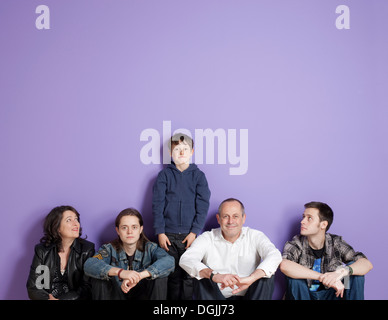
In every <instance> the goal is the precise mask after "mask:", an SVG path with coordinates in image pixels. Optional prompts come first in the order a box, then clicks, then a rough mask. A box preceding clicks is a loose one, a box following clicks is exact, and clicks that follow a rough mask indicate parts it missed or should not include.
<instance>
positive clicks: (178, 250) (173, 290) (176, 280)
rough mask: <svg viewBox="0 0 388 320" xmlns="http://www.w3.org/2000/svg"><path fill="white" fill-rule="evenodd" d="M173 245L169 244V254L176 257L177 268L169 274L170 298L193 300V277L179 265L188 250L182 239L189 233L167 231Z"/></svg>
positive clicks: (168, 291)
mask: <svg viewBox="0 0 388 320" xmlns="http://www.w3.org/2000/svg"><path fill="white" fill-rule="evenodd" d="M166 236H167V237H168V239H169V240H170V243H171V245H170V246H168V249H169V251H168V254H170V255H171V256H172V257H174V259H175V270H174V272H173V273H171V274H170V275H169V276H168V289H167V298H168V300H192V299H193V279H192V278H191V277H190V276H189V275H188V274H187V273H186V271H185V270H183V269H182V268H181V267H180V266H179V259H180V258H181V256H182V254H183V253H184V252H185V251H186V249H185V247H186V242H185V243H182V241H183V240H184V239H185V238H186V236H187V234H176V233H166Z"/></svg>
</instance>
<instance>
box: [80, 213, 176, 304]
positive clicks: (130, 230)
mask: <svg viewBox="0 0 388 320" xmlns="http://www.w3.org/2000/svg"><path fill="white" fill-rule="evenodd" d="M115 226H116V232H117V234H118V238H117V239H116V240H114V241H112V242H110V243H108V244H104V245H103V246H102V247H101V248H100V249H99V250H98V252H97V253H96V255H94V256H93V257H92V258H89V259H88V260H87V261H86V263H85V266H84V270H85V273H86V274H87V275H88V276H90V277H92V299H96V300H104V299H119V300H125V299H130V300H132V299H134V300H136V299H139V300H146V299H155V300H165V299H166V297H167V279H168V278H167V276H168V275H169V274H170V273H171V272H173V271H174V266H175V262H174V258H173V257H172V256H170V255H169V254H168V253H167V252H166V251H164V250H163V249H161V248H160V247H158V245H157V244H156V243H154V242H151V241H149V240H148V239H147V237H146V236H145V235H144V233H143V218H142V216H141V214H140V213H139V212H138V211H137V210H135V209H131V208H130V209H125V210H123V211H121V212H120V213H119V215H118V216H117V217H116V221H115ZM143 279H147V280H143Z"/></svg>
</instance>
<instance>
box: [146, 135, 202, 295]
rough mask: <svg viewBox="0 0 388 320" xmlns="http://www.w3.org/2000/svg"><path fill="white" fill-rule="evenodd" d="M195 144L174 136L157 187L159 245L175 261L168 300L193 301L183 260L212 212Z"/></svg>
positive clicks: (154, 207) (154, 202)
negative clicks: (196, 160)
mask: <svg viewBox="0 0 388 320" xmlns="http://www.w3.org/2000/svg"><path fill="white" fill-rule="evenodd" d="M193 145H194V142H193V140H192V139H191V138H190V137H189V136H187V135H185V134H181V133H178V134H175V135H174V136H173V137H171V139H170V142H169V148H170V152H171V157H172V159H173V162H172V163H171V164H169V165H168V166H167V167H166V168H165V169H163V170H162V171H160V172H159V174H158V177H157V179H156V182H155V184H154V187H153V198H152V213H153V216H154V229H155V233H156V234H157V235H158V241H159V245H160V246H161V247H162V248H163V249H165V250H166V251H167V252H168V253H169V254H170V255H172V256H173V257H174V258H175V266H176V267H175V271H174V272H173V273H172V274H171V275H170V276H169V280H168V292H167V294H168V299H170V300H182V299H183V300H190V299H192V293H193V284H192V279H191V278H190V277H189V276H188V275H187V273H186V272H185V271H184V270H183V269H182V268H181V267H180V266H179V259H180V257H181V255H182V254H183V253H184V252H185V250H186V249H187V248H188V247H190V245H191V243H192V242H193V241H194V239H195V237H196V235H197V234H198V233H200V232H201V230H202V229H203V227H204V225H205V222H206V216H207V213H208V210H209V200H210V190H209V187H208V183H207V180H206V176H205V174H204V173H203V172H202V171H201V170H200V169H199V168H198V167H197V165H195V164H194V163H191V164H190V159H191V157H192V155H193V152H194V149H193Z"/></svg>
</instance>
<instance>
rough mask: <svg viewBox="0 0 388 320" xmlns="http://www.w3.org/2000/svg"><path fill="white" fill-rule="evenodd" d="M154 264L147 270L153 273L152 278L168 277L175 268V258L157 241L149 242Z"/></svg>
mask: <svg viewBox="0 0 388 320" xmlns="http://www.w3.org/2000/svg"><path fill="white" fill-rule="evenodd" d="M147 245H148V248H147V249H148V250H149V251H150V254H151V257H152V258H151V260H152V264H151V265H149V266H148V267H147V268H146V270H147V271H148V272H149V273H150V274H151V279H152V280H153V279H156V278H164V277H167V276H168V275H169V274H170V273H171V272H173V271H174V270H175V259H174V258H173V256H170V255H169V254H168V253H167V252H166V251H165V250H163V249H162V248H160V247H159V246H158V245H157V244H156V243H150V242H149V243H148V244H147Z"/></svg>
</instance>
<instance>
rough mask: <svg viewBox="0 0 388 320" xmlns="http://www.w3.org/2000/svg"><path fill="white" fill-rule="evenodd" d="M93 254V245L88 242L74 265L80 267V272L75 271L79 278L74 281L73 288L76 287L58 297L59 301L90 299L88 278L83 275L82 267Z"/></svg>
mask: <svg viewBox="0 0 388 320" xmlns="http://www.w3.org/2000/svg"><path fill="white" fill-rule="evenodd" d="M94 252H95V249H94V243H92V242H88V243H86V244H85V245H84V248H83V249H82V252H81V256H80V257H79V258H78V259H80V262H78V263H76V264H77V265H80V267H81V270H77V273H78V274H80V275H81V276H80V277H78V279H74V280H76V283H73V286H76V287H75V289H74V290H71V291H69V292H67V293H65V294H63V295H61V296H60V297H59V299H60V300H86V299H90V298H91V283H90V278H89V277H88V276H87V275H85V272H84V270H83V269H84V267H83V266H84V264H85V262H86V260H87V259H88V258H91V257H92V256H93V255H94ZM69 262H70V261H69ZM69 262H68V263H69Z"/></svg>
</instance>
